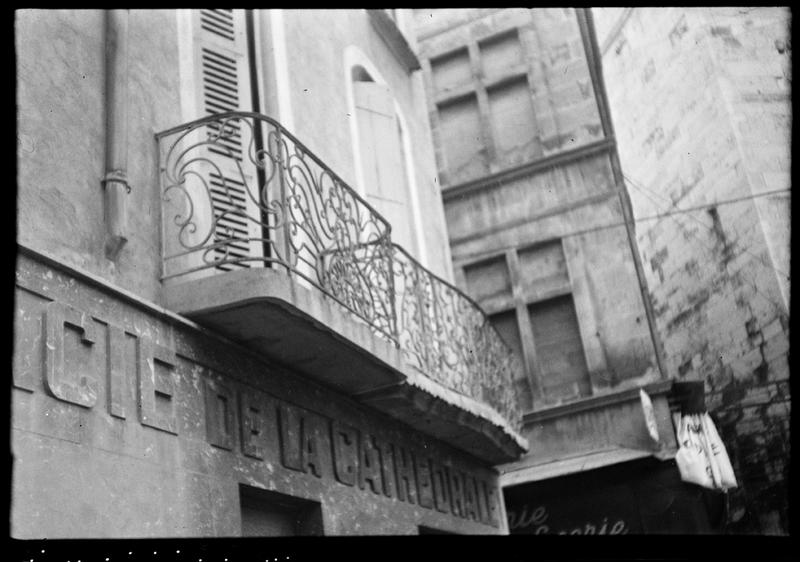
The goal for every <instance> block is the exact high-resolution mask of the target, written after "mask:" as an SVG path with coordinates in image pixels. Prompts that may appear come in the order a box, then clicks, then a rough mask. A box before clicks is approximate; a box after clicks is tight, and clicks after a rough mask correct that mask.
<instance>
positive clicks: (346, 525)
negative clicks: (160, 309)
mask: <svg viewBox="0 0 800 562" xmlns="http://www.w3.org/2000/svg"><path fill="white" fill-rule="evenodd" d="M14 333H15V357H14V378H13V386H14V387H13V390H12V392H13V400H12V410H13V418H12V432H11V446H12V452H13V455H14V477H13V483H12V506H13V510H12V513H11V525H12V528H11V532H12V535H13V536H15V537H17V538H72V537H84V538H88V537H98V538H99V537H164V536H178V537H192V536H206V537H208V536H239V535H240V534H241V530H242V525H241V513H242V511H241V508H240V489H239V488H240V485H246V486H252V487H255V488H260V489H266V490H272V491H275V492H278V493H281V494H286V495H290V496H292V497H294V498H300V499H304V500H307V501H310V502H316V503H317V504H319V509H320V510H321V520H322V527H323V530H324V533H325V534H328V535H347V534H355V535H371V534H387V535H390V534H417V533H418V532H419V526H427V527H431V528H433V529H438V530H440V531H450V532H457V533H467V534H499V533H502V532H505V530H506V529H507V527H506V524H505V512H504V508H503V503H502V496H501V494H500V492H499V487H498V482H497V480H498V477H497V472H496V471H495V470H494V469H492V468H491V467H487V466H486V465H485V464H484V463H480V462H478V461H476V460H475V459H474V458H473V457H471V456H470V455H468V454H466V453H464V452H461V451H458V450H456V449H454V448H452V447H450V446H448V445H446V444H444V443H442V442H440V441H437V440H435V439H432V438H430V437H427V436H425V435H422V434H420V433H418V432H416V431H413V430H409V429H408V428H407V427H406V426H403V425H402V424H400V423H397V422H396V421H394V420H391V419H390V418H388V417H387V416H383V415H380V414H378V413H376V412H374V411H371V410H369V409H367V408H364V407H363V406H361V405H358V404H356V403H354V402H353V401H352V400H350V399H348V398H346V397H344V396H342V395H339V394H337V393H335V392H333V391H331V390H330V389H328V388H325V387H322V386H321V385H318V384H315V383H313V382H311V381H308V380H304V381H303V382H302V384H299V380H298V378H299V375H298V374H297V373H295V372H294V371H292V370H291V369H288V368H286V367H283V366H280V365H277V364H274V363H271V362H268V361H264V360H261V359H259V358H257V357H255V356H254V355H253V354H251V353H248V352H246V351H244V349H243V348H241V347H238V346H236V345H234V344H231V343H230V342H226V341H224V340H220V339H219V338H216V337H213V336H212V335H210V334H208V333H204V332H202V331H199V330H197V329H193V328H190V327H188V326H186V325H184V324H181V323H176V322H175V321H174V319H173V320H169V319H165V318H163V317H160V316H158V315H155V314H153V312H152V311H150V310H148V309H146V308H144V307H142V306H140V305H138V304H137V303H131V302H130V301H129V300H122V299H120V298H119V296H118V295H116V294H114V293H111V292H109V291H107V290H105V289H104V288H103V287H98V286H92V285H89V284H87V283H85V282H83V281H81V280H80V279H77V278H76V277H74V276H73V275H71V274H70V273H68V272H65V271H63V270H61V269H59V268H54V267H51V266H48V265H45V264H42V263H40V262H38V261H36V260H34V259H31V258H29V257H27V256H21V257H20V260H19V265H18V269H17V277H16V313H15V331H14ZM276 337H277V335H276ZM45 350H47V351H45Z"/></svg>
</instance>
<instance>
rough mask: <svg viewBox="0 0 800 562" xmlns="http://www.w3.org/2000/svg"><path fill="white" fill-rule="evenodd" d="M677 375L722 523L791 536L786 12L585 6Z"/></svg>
mask: <svg viewBox="0 0 800 562" xmlns="http://www.w3.org/2000/svg"><path fill="white" fill-rule="evenodd" d="M593 12H594V13H595V20H596V22H597V23H596V26H597V38H598V43H599V45H600V50H601V52H602V66H603V73H604V75H605V80H604V83H605V87H606V90H607V92H608V99H609V105H610V110H611V114H612V116H613V120H614V129H615V131H616V136H617V142H618V146H619V156H620V161H621V164H622V172H623V174H624V175H625V183H626V185H627V186H628V191H629V193H630V197H631V201H632V204H633V210H634V215H635V216H636V220H637V244H638V246H639V249H640V252H641V256H642V261H643V262H644V263H645V268H644V269H645V273H646V277H647V285H648V287H649V290H650V294H651V299H652V301H653V305H654V310H655V318H656V326H657V330H658V334H659V337H660V339H661V341H663V344H664V351H665V361H666V366H667V370H668V372H669V374H670V376H671V377H674V378H676V379H679V380H697V381H702V382H703V383H704V384H705V388H706V394H707V405H708V407H709V409H710V411H711V413H712V415H713V416H714V417H715V418H716V420H717V425H718V428H719V429H720V433H721V435H722V436H723V439H724V441H725V443H726V445H727V446H728V452H729V454H730V456H731V460H732V461H733V465H734V469H735V472H736V475H737V478H738V479H739V488H738V489H735V490H731V492H730V494H729V495H730V498H729V502H730V508H729V512H730V513H729V529H730V530H731V531H732V532H736V533H768V534H775V533H777V534H782V533H788V532H789V531H788V530H789V527H788V525H789V524H788V512H787V508H788V497H789V493H788V484H787V481H788V467H789V456H790V447H789V444H790V433H789V418H790V409H791V408H790V399H791V396H790V388H789V365H788V361H789V295H790V277H789V266H790V264H789V261H790V258H789V256H790V243H789V236H790V232H791V227H790V208H789V202H790V192H791V177H790V162H791V156H790V146H791V145H790V135H791V126H792V125H791V124H792V117H791V36H790V28H789V27H790V19H791V16H790V12H789V9H788V8H776V7H773V8H766V7H763V8H713V9H676V8H673V9H643V8H636V9H600V10H593Z"/></svg>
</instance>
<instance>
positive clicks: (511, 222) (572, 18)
mask: <svg viewBox="0 0 800 562" xmlns="http://www.w3.org/2000/svg"><path fill="white" fill-rule="evenodd" d="M414 13H415V24H416V29H417V34H418V38H419V45H420V57H421V59H422V64H423V70H424V72H425V77H426V81H427V84H426V85H427V94H428V106H429V109H430V114H431V123H432V132H433V135H434V140H435V147H436V150H437V163H438V165H439V171H440V177H442V178H443V181H444V183H445V185H446V187H447V188H453V189H454V190H455V191H450V192H449V193H448V192H447V189H446V190H445V217H446V220H447V225H448V232H449V237H450V245H451V251H452V257H453V263H454V269H455V277H456V280H457V282H459V283H461V286H462V287H463V288H466V286H467V285H466V281H465V278H464V268H465V267H469V266H470V265H472V264H475V263H477V262H480V261H481V260H485V259H487V258H492V257H496V256H502V255H503V253H504V252H506V251H507V250H509V249H512V248H516V249H525V248H530V247H532V246H535V245H536V244H546V243H552V242H554V241H556V242H559V243H560V244H561V245H562V247H563V253H564V260H565V262H566V264H567V269H568V275H567V276H568V283H567V284H568V286H567V290H569V291H570V292H571V295H572V298H573V300H574V305H575V311H576V314H577V318H578V324H579V326H580V331H581V343H582V346H583V350H584V354H585V356H586V357H585V358H586V363H587V368H588V370H589V372H590V377H591V384H592V392H593V393H595V394H603V393H607V392H613V391H615V390H619V389H621V388H624V387H625V386H627V385H635V384H643V383H646V382H652V381H653V380H656V379H657V378H658V377H659V372H658V368H657V364H656V359H655V352H654V349H653V344H652V339H651V336H650V333H649V329H648V324H647V318H646V315H645V310H644V305H643V302H642V296H641V291H640V289H639V286H638V283H637V278H636V271H635V267H634V263H633V257H632V253H631V249H630V245H629V243H628V240H627V234H626V231H625V227H624V221H623V214H622V209H621V205H620V200H619V196H618V195H619V194H618V192H617V186H616V185H615V182H614V175H613V171H612V165H611V159H610V156H609V152H608V151H609V150H610V147H611V146H612V145H610V144H608V145H602V144H601V143H602V141H603V131H602V126H601V123H600V115H599V110H598V107H597V103H596V100H595V94H594V91H593V88H592V81H591V76H590V72H589V67H588V65H587V62H586V54H585V50H584V45H583V41H582V39H581V34H580V29H579V26H578V20H577V17H576V11H575V10H574V9H572V8H563V9H561V8H559V9H556V8H546V9H532V10H528V9H522V8H508V9H499V10H498V9H436V10H428V9H419V10H415V11H414ZM509 37H511V38H516V41H507V40H505V41H504V40H503V38H506V39H508V38H509ZM511 45H515V48H512V47H511ZM501 46H502V48H501ZM454 53H455V54H454ZM456 59H458V60H456ZM523 78H524V79H523ZM509 79H511V80H514V81H518V80H521V79H522V82H521V83H523V84H527V87H526V88H520V89H521V90H523V91H522V92H519V91H515V92H514V93H513V95H509V96H508V97H507V98H505V99H504V104H503V105H502V107H501V110H502V111H500V110H498V111H495V110H494V109H493V105H492V100H493V98H492V92H493V91H494V92H496V91H498V90H499V89H502V87H503V86H498V84H497V82H498V81H502V80H509ZM513 83H514V84H517V83H518V82H513ZM484 90H485V92H484ZM465 95H466V96H467V97H469V96H473V97H474V98H475V103H474V104H473V105H472V107H471V108H470V107H468V105H467V104H466V103H459V102H458V100H459V99H461V98H463V96H465ZM484 95H485V97H486V98H487V100H486V101H485V102H484V101H482V97H483V96H484ZM453 100H456V101H455V102H454V101H453ZM453 108H455V109H453ZM520 108H522V109H520ZM527 109H530V111H527ZM459 111H461V113H459ZM468 111H472V113H473V114H475V115H473V118H474V119H473V120H474V123H472V125H465V126H464V127H468V126H474V127H475V128H476V134H477V135H478V136H479V137H480V138H482V139H484V141H482V142H483V144H484V147H483V150H482V151H479V153H480V154H479V156H480V158H483V159H485V160H486V165H485V166H484V167H483V168H481V167H480V166H474V165H473V162H471V161H470V162H467V163H466V164H464V165H463V166H462V168H461V169H459V170H453V169H451V166H449V164H448V162H447V154H448V150H447V148H448V147H447V146H446V145H447V143H459V142H462V140H461V139H459V138H458V137H457V136H456V135H452V134H451V137H452V138H448V137H446V135H447V134H450V133H448V128H447V127H448V126H451V125H448V123H450V122H452V123H453V125H452V127H454V128H455V126H456V124H458V123H463V121H464V119H465V115H466V113H467V112H468ZM450 113H452V114H453V115H452V116H449V114H450ZM504 113H505V116H503V114H504ZM509 114H510V115H512V116H513V117H508V115H509ZM523 114H526V115H528V117H530V121H524V126H525V127H526V128H529V129H530V128H532V129H533V131H534V132H533V133H532V134H531V132H530V131H529V130H528V131H527V135H528V136H527V137H524V135H522V134H521V133H520V134H518V135H517V134H514V135H509V134H508V133H505V132H504V131H502V130H501V131H498V127H497V123H495V121H496V120H498V119H499V121H500V123H501V125H504V126H505V129H508V128H512V127H513V126H514V125H516V121H515V120H516V116H519V115H523ZM531 116H532V117H531ZM449 130H450V131H452V130H454V129H449ZM509 137H511V138H509ZM486 139H491V140H486ZM520 139H523V140H528V141H530V142H529V143H528V144H527V145H525V146H522V141H521V140H520ZM518 140H519V142H517V143H516V144H515V141H518ZM463 142H465V143H466V141H463ZM478 144H480V143H478ZM530 145H534V146H530ZM581 147H582V148H584V149H586V150H587V152H586V153H585V154H579V155H575V156H574V157H572V158H570V159H567V158H564V159H563V160H559V161H557V162H556V161H552V164H550V165H544V164H542V166H541V167H540V168H538V169H536V168H533V167H531V168H530V169H529V171H528V170H525V171H521V170H520V171H519V172H516V171H515V172H514V173H513V174H511V173H510V174H509V176H508V177H504V178H500V179H496V180H495V179H485V178H486V177H487V176H488V175H489V174H492V173H498V174H499V173H502V172H503V171H508V170H510V169H521V168H522V167H524V166H533V165H535V164H536V163H537V162H543V161H545V159H546V158H548V157H553V158H556V157H558V156H562V155H564V153H566V152H568V151H571V150H574V149H579V148H581ZM465 151H466V149H465ZM480 158H477V157H476V158H475V159H473V160H479V159H480ZM484 183H485V185H484ZM464 186H466V188H465V189H463V191H462V190H461V189H462V188H464ZM535 283H536V281H535V280H534V279H531V280H530V284H535ZM534 448H535V447H534ZM534 454H535V453H534Z"/></svg>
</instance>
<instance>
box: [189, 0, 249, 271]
mask: <svg viewBox="0 0 800 562" xmlns="http://www.w3.org/2000/svg"><path fill="white" fill-rule="evenodd" d="M193 16H194V65H195V76H196V77H197V78H198V79H197V80H196V83H197V84H198V92H197V95H198V100H197V101H198V103H197V107H198V108H200V111H201V112H202V114H201V115H200V116H198V117H203V116H206V115H212V114H216V113H223V112H226V111H253V104H252V100H251V96H250V79H251V77H250V65H249V61H248V56H247V37H246V27H245V18H244V10H208V9H202V10H193ZM256 125H257V126H258V123H256ZM230 128H232V129H233V131H234V134H233V135H228V134H226V135H225V136H224V138H222V139H219V140H217V141H216V142H215V144H214V145H209V146H208V148H207V151H208V158H209V159H210V160H211V161H212V162H213V163H214V164H216V168H215V167H213V166H208V167H207V172H206V176H205V177H206V181H207V182H208V186H209V188H210V192H211V203H212V205H213V212H214V216H215V217H216V218H217V224H216V228H215V232H214V240H213V242H214V243H220V242H223V241H225V240H226V239H230V238H235V239H236V241H234V242H230V243H228V244H225V245H224V246H222V247H219V248H216V249H215V250H214V252H213V253H214V255H213V259H238V258H244V257H260V256H262V255H263V247H262V243H261V242H260V241H258V240H254V239H258V238H261V237H262V236H263V234H262V229H261V225H260V224H259V220H260V216H261V215H260V210H259V207H258V205H257V204H256V203H255V201H254V200H253V199H254V198H256V200H257V198H258V197H259V186H258V185H256V182H257V179H256V178H257V176H256V168H255V165H254V164H253V162H252V161H251V159H250V157H249V156H248V154H249V152H251V149H250V143H251V142H252V130H251V129H250V127H248V126H247V125H246V124H245V123H244V122H242V121H232V122H230V125H229V127H226V129H228V130H230ZM205 134H206V135H207V137H208V138H211V137H214V136H216V135H219V134H220V127H219V124H218V123H211V124H209V125H208V126H207V127H206V131H205ZM226 252H227V258H226V257H225V255H226ZM211 257H212V256H209V258H211ZM253 265H256V263H255V262H243V263H240V264H221V265H219V266H217V269H220V270H224V271H229V270H231V269H237V268H241V267H252V266H253Z"/></svg>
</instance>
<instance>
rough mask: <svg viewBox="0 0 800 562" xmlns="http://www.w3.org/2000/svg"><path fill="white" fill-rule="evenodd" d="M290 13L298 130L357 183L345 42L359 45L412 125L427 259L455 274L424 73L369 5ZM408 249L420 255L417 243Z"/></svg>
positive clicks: (429, 263)
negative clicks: (403, 54)
mask: <svg viewBox="0 0 800 562" xmlns="http://www.w3.org/2000/svg"><path fill="white" fill-rule="evenodd" d="M284 20H285V25H286V44H287V62H288V67H289V81H290V84H289V90H290V94H291V96H292V109H293V116H294V121H295V128H296V134H297V136H298V138H300V139H301V140H302V141H303V142H305V143H307V146H308V147H309V148H310V149H311V150H313V151H314V152H316V153H317V154H318V155H319V156H320V157H321V158H322V159H323V161H324V162H325V163H326V164H327V165H328V166H330V167H331V168H332V169H333V170H334V171H336V173H337V174H339V175H340V176H341V177H342V178H343V179H344V180H345V181H347V182H348V183H350V185H351V186H353V187H354V188H355V187H356V182H355V170H354V165H355V162H354V159H353V146H354V145H353V143H354V140H353V139H352V138H351V135H350V121H351V120H353V119H355V118H356V117H355V115H350V114H349V112H350V110H349V109H348V107H347V97H346V92H347V87H348V85H347V80H351V75H350V74H349V73H347V72H346V70H347V69H346V68H345V58H344V53H345V49H346V48H347V47H349V46H356V47H357V48H358V49H359V50H360V51H361V52H362V53H363V54H364V55H365V56H366V57H367V59H368V60H369V61H370V62H371V63H372V64H374V65H375V67H376V68H377V69H378V70H379V71H380V73H381V75H382V77H383V78H384V79H385V80H386V84H387V85H388V86H389V88H390V90H391V93H392V95H393V97H394V98H395V100H396V101H397V103H398V105H399V106H400V109H401V110H402V112H403V115H404V116H405V119H406V120H407V124H408V127H409V132H408V134H409V137H410V141H411V142H410V144H411V148H412V151H413V152H412V159H413V163H414V171H415V176H416V185H417V194H418V197H419V210H420V212H421V215H422V217H421V218H422V224H423V227H424V229H425V232H424V244H425V247H426V253H427V258H428V259H427V263H426V264H425V265H426V267H428V268H429V269H430V270H431V271H433V272H434V273H436V274H437V275H440V276H442V277H444V278H445V279H449V278H451V276H452V275H451V271H450V266H449V263H448V261H449V260H448V258H447V253H446V248H447V231H446V227H445V223H444V219H443V216H442V212H441V205H442V204H441V194H440V190H439V184H438V183H437V181H436V165H435V162H434V159H433V147H432V141H431V136H430V127H429V125H428V122H427V112H426V105H425V92H424V90H423V88H422V82H421V77H420V76H419V74H420V72H419V71H415V73H413V74H410V73H408V72H407V71H406V69H405V68H404V67H403V66H402V65H401V64H400V63H399V61H398V60H397V58H396V57H395V56H394V55H393V54H392V52H391V51H390V50H389V48H388V47H387V45H386V43H385V42H384V40H383V39H382V38H381V37H380V35H379V34H378V33H377V31H376V30H375V28H374V27H373V25H372V24H371V23H370V21H369V18H368V16H367V13H366V12H365V11H364V10H287V11H285V12H284ZM310 37H313V38H314V39H313V41H312V40H309V38H310ZM406 249H407V250H408V251H409V252H410V253H411V254H412V255H414V256H415V257H417V258H419V255H418V252H417V250H416V248H413V247H407V248H406Z"/></svg>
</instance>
